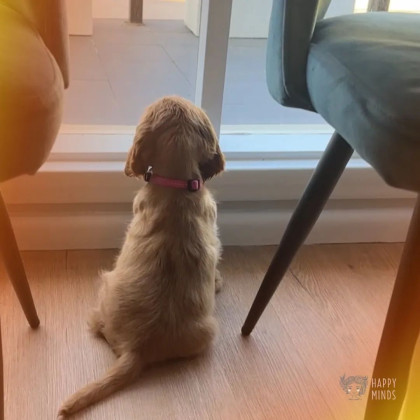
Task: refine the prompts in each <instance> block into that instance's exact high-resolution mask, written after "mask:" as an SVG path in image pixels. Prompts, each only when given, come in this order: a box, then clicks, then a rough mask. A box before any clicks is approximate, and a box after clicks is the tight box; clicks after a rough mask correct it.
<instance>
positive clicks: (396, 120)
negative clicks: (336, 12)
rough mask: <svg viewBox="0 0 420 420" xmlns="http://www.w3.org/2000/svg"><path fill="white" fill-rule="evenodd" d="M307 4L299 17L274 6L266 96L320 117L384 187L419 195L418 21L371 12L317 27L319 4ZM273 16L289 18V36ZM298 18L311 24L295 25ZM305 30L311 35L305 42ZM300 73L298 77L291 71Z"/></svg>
mask: <svg viewBox="0 0 420 420" xmlns="http://www.w3.org/2000/svg"><path fill="white" fill-rule="evenodd" d="M312 3H313V5H312V6H311V7H309V6H306V9H307V10H309V12H303V10H305V9H300V10H298V2H294V0H293V1H287V0H286V1H281V0H274V3H273V14H272V17H271V23H270V35H269V42H268V52H267V66H268V67H267V82H268V86H269V89H270V92H271V94H272V95H273V97H274V98H275V99H276V100H278V101H279V102H281V103H283V104H284V105H288V106H297V107H299V108H305V109H310V110H314V111H316V112H318V113H319V114H320V115H322V116H323V117H324V118H325V120H326V121H327V122H329V123H330V124H331V125H332V126H333V127H334V128H335V129H336V130H337V132H338V133H339V134H340V135H341V136H343V137H344V138H345V140H346V141H347V142H348V143H349V144H350V145H351V146H352V147H353V148H354V149H355V150H356V151H357V152H358V153H359V155H360V156H361V157H363V158H364V159H365V160H366V161H367V162H369V163H370V164H371V165H372V166H373V167H374V168H375V169H376V170H377V171H378V173H379V174H380V175H381V176H382V177H383V179H384V180H385V181H386V182H387V183H388V184H390V185H392V186H395V187H399V188H404V189H408V190H413V191H420V165H419V164H418V162H419V161H420V118H419V117H418V114H419V109H420V15H419V14H408V13H407V14H394V13H383V12H376V13H368V14H356V15H348V16H341V17H335V18H330V19H324V20H318V21H317V19H319V17H320V14H319V13H318V14H317V13H314V12H313V10H317V7H316V6H315V4H316V3H318V2H316V1H315V2H311V4H312ZM319 3H320V4H321V3H323V2H319ZM327 3H328V2H327ZM291 9H293V12H292V11H290V10H291ZM279 10H288V13H289V16H294V14H295V15H296V18H295V19H289V21H288V24H287V25H288V26H290V27H293V28H294V29H293V30H292V31H288V28H286V27H284V26H283V23H282V22H283V16H282V14H281V13H280V12H279ZM323 10H324V9H323ZM299 14H304V15H305V16H306V15H308V14H309V17H310V18H311V19H312V20H311V21H310V22H309V23H308V17H307V18H305V19H303V20H302V19H301V20H299ZM304 27H305V28H308V27H309V28H311V33H310V37H311V38H310V41H309V42H308V40H307V29H306V30H305V29H304ZM312 28H313V29H312ZM281 30H284V33H282V34H280V33H279V31H281ZM295 31H297V32H299V31H303V32H305V35H304V36H303V37H302V36H301V37H299V36H298V35H297V34H294V32H295ZM290 37H292V38H293V39H294V42H291V43H290V44H291V47H288V49H287V53H285V52H284V51H286V48H284V47H283V49H282V50H281V51H282V52H283V54H282V55H279V54H280V52H281V51H279V50H278V49H277V50H276V49H275V46H276V45H277V46H278V45H279V44H282V43H285V42H286V41H287V39H288V38H290ZM289 49H290V50H291V51H289ZM302 49H303V51H304V54H305V55H304V57H303V58H301V59H300V61H296V60H297V59H296V58H295V57H293V54H294V51H296V52H297V54H298V55H302ZM276 60H277V61H276ZM288 60H289V61H290V63H289V64H288V63H287V61H288ZM302 60H304V61H302ZM279 61H281V62H282V63H283V64H282V65H281V66H279ZM299 65H300V66H301V71H298V70H297V68H296V69H294V67H295V66H299ZM279 67H281V68H282V69H283V70H279ZM285 69H289V70H285ZM302 73H304V75H302ZM378 74H379V75H380V77H378ZM289 86H292V87H293V88H289Z"/></svg>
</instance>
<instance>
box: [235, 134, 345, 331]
mask: <svg viewBox="0 0 420 420" xmlns="http://www.w3.org/2000/svg"><path fill="white" fill-rule="evenodd" d="M352 154H353V149H352V147H351V146H350V145H349V144H348V143H347V142H346V141H345V140H344V139H343V138H342V137H341V136H340V135H339V134H338V133H334V134H333V136H332V138H331V140H330V143H329V144H328V147H327V149H326V151H325V152H324V155H323V156H322V158H321V160H320V162H319V163H318V166H317V168H316V169H315V172H314V174H313V175H312V178H311V179H310V181H309V184H308V186H307V187H306V189H305V192H304V193H303V196H302V198H301V199H300V201H299V203H298V205H297V207H296V209H295V211H294V213H293V215H292V218H291V220H290V222H289V224H288V226H287V228H286V231H285V233H284V235H283V238H282V240H281V242H280V245H279V247H278V248H277V251H276V254H275V255H274V258H273V260H272V261H271V264H270V266H269V268H268V271H267V273H266V275H265V277H264V280H263V282H262V284H261V287H260V289H259V290H258V293H257V296H256V297H255V300H254V303H253V304H252V307H251V309H250V311H249V313H248V316H247V318H246V320H245V323H244V325H243V327H242V335H249V334H251V331H252V330H253V328H254V327H255V325H256V323H257V322H258V320H259V318H260V316H261V315H262V313H263V311H264V309H265V307H266V306H267V304H268V302H269V301H270V299H271V297H272V296H273V294H274V292H275V291H276V289H277V287H278V285H279V284H280V281H281V280H282V278H283V276H284V274H285V273H286V271H287V269H288V268H289V265H290V263H291V262H292V260H293V258H294V256H295V254H296V252H297V251H298V249H299V248H300V246H301V245H302V244H303V242H304V241H305V239H306V237H307V236H308V234H309V232H310V231H311V229H312V227H313V225H314V224H315V222H316V221H317V219H318V217H319V215H320V214H321V211H322V209H323V208H324V206H325V204H326V202H327V201H328V198H329V196H330V195H331V193H332V191H333V189H334V187H335V185H336V184H337V182H338V180H339V179H340V176H341V174H342V173H343V171H344V169H345V167H346V165H347V162H348V161H349V159H350V157H351V155H352Z"/></svg>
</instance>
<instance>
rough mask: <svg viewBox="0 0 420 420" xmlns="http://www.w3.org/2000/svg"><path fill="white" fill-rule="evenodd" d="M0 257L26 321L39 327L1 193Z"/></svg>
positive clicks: (34, 326)
mask: <svg viewBox="0 0 420 420" xmlns="http://www.w3.org/2000/svg"><path fill="white" fill-rule="evenodd" d="M0 256H1V257H2V258H3V260H4V265H5V267H6V270H7V272H8V274H9V278H10V280H11V282H12V285H13V288H14V289H15V292H16V294H17V297H18V299H19V301H20V304H21V306H22V309H23V311H24V312H25V315H26V319H27V320H28V322H29V325H30V326H31V327H32V328H36V327H38V325H39V318H38V315H37V313H36V309H35V305H34V301H33V299H32V294H31V289H30V288H29V284H28V279H27V278H26V273H25V268H24V267H23V263H22V258H21V256H20V252H19V249H18V247H17V243H16V238H15V235H14V233H13V228H12V224H11V223H10V218H9V214H8V213H7V208H6V204H5V203H4V200H3V197H2V195H1V193H0Z"/></svg>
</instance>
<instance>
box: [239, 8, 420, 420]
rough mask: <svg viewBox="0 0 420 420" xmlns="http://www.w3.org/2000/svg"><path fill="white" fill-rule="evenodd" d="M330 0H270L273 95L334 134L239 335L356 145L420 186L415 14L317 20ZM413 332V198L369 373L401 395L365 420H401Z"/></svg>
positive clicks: (416, 289)
mask: <svg viewBox="0 0 420 420" xmlns="http://www.w3.org/2000/svg"><path fill="white" fill-rule="evenodd" d="M371 3H372V1H371ZM376 3H378V4H380V3H385V4H388V3H389V1H381V0H377V1H376ZM329 4H330V0H274V1H273V8H272V13H271V21H270V30H269V38H268V47H267V84H268V88H269V91H270V93H271V95H272V96H273V98H274V99H275V100H276V101H278V102H279V103H281V104H283V105H285V106H289V107H295V108H301V109H306V110H311V111H314V112H317V113H319V114H320V115H322V116H323V117H324V119H325V120H326V121H327V122H328V123H329V124H331V125H332V126H333V127H334V128H335V130H336V131H335V133H334V134H333V136H332V138H331V140H330V143H329V145H328V147H327V149H326V151H325V152H324V155H323V157H322V159H321V160H320V162H319V164H318V166H317V168H316V170H315V172H314V174H313V176H312V178H311V180H310V181H309V184H308V186H307V187H306V190H305V192H304V194H303V196H302V198H301V200H300V201H299V203H298V205H297V207H296V209H295V211H294V213H293V215H292V218H291V220H290V222H289V224H288V226H287V229H286V231H285V233H284V236H283V238H282V240H281V242H280V245H279V247H278V249H277V252H276V254H275V256H274V258H273V260H272V262H271V264H270V266H269V268H268V271H267V273H266V275H265V277H264V280H263V282H262V284H261V287H260V289H259V291H258V294H257V296H256V298H255V300H254V303H253V305H252V307H251V309H250V312H249V314H248V317H247V319H246V321H245V323H244V325H243V327H242V334H243V335H249V334H250V333H251V331H252V329H253V328H254V326H255V325H256V323H257V321H258V319H259V318H260V316H261V314H262V312H263V311H264V309H265V307H266V306H267V304H268V302H269V300H270V299H271V297H272V295H273V294H274V292H275V290H276V288H277V287H278V285H279V283H280V281H281V280H282V278H283V276H284V274H285V273H286V271H287V269H288V267H289V265H290V263H291V262H292V260H293V258H294V256H295V254H296V252H297V251H298V249H299V247H300V246H301V245H302V243H303V242H304V241H305V239H306V237H307V235H308V234H309V232H310V231H311V229H312V227H313V225H314V224H315V222H316V220H317V219H318V216H319V215H320V213H321V211H322V209H323V207H324V206H325V203H326V202H327V200H328V198H329V196H330V194H331V192H332V191H333V189H334V187H335V185H336V183H337V181H338V180H339V178H340V176H341V174H342V173H343V171H344V169H345V167H346V165H347V162H348V161H349V159H350V157H351V155H352V153H353V151H354V150H356V151H357V153H358V154H359V155H360V156H361V157H362V158H364V159H365V160H366V161H367V162H369V163H370V164H371V165H372V166H373V168H375V169H376V171H377V172H378V173H379V174H380V175H381V177H382V178H383V179H384V180H385V181H386V182H387V183H388V184H389V185H392V186H394V187H397V188H403V189H407V190H411V191H416V192H418V191H420V15H419V14H409V13H407V14H403V13H386V12H372V13H365V14H354V15H346V16H339V17H334V18H329V19H323V17H324V15H325V13H326V11H327V9H328V6H329ZM419 328H420V201H419V200H417V204H416V207H415V210H414V213H413V216H412V221H411V225H410V228H409V232H408V236H407V241H406V244H405V247H404V252H403V256H402V259H401V263H400V267H399V270H398V275H397V279H396V282H395V286H394V290H393V294H392V298H391V302H390V305H389V309H388V313H387V316H386V321H385V326H384V329H383V332H382V338H381V342H380V345H379V350H378V354H377V359H376V363H375V367H374V372H373V377H376V378H383V377H392V378H397V383H398V394H399V398H397V399H396V400H393V401H377V402H375V401H369V402H368V406H367V409H366V415H365V419H366V420H378V419H384V420H391V419H398V416H399V413H400V409H401V405H402V403H403V399H404V398H403V396H404V395H405V392H406V388H407V381H408V375H409V372H410V363H411V360H412V356H413V352H414V348H415V345H416V341H417V337H418V334H419ZM419 416H420V414H419ZM418 418H420V417H418Z"/></svg>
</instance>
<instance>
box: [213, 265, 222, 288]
mask: <svg viewBox="0 0 420 420" xmlns="http://www.w3.org/2000/svg"><path fill="white" fill-rule="evenodd" d="M215 285H216V293H219V292H220V290H221V289H222V286H223V277H222V275H221V274H220V271H219V270H218V269H216V278H215Z"/></svg>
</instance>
